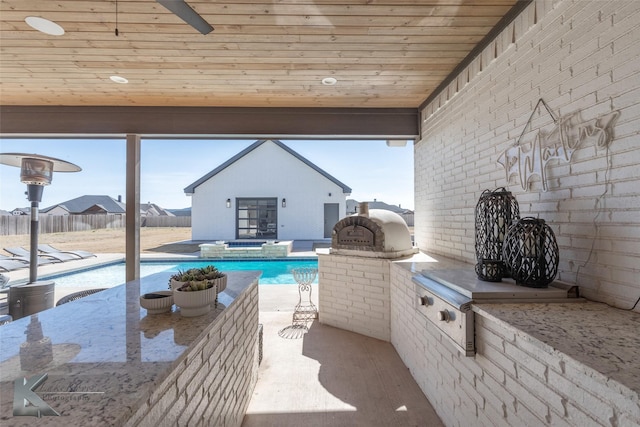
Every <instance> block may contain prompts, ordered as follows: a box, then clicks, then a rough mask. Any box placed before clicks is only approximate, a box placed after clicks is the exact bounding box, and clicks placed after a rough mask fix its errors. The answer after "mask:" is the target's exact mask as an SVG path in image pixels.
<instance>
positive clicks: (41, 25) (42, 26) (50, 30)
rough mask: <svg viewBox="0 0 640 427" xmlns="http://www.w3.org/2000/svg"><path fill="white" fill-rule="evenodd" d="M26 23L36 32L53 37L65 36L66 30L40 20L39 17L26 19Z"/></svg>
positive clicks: (46, 20)
mask: <svg viewBox="0 0 640 427" xmlns="http://www.w3.org/2000/svg"><path fill="white" fill-rule="evenodd" d="M24 22H26V23H27V25H29V26H30V27H31V28H33V29H34V30H38V31H40V32H42V33H45V34H49V35H51V36H61V35H63V34H64V28H62V27H61V26H60V25H58V24H56V23H55V22H53V21H49V20H48V19H44V18H40V17H38V16H27V17H26V18H24Z"/></svg>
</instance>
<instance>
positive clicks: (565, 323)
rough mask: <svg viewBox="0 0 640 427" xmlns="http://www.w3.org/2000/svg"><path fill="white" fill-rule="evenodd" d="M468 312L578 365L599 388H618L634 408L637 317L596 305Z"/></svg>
mask: <svg viewBox="0 0 640 427" xmlns="http://www.w3.org/2000/svg"><path fill="white" fill-rule="evenodd" d="M474 311H475V312H477V313H478V314H480V315H481V316H483V317H487V318H490V319H492V320H494V321H496V322H497V323H502V324H503V325H505V326H507V327H508V326H510V327H512V328H515V329H517V330H518V331H522V332H524V334H526V335H522V336H527V335H528V336H529V337H531V338H533V339H530V342H532V343H534V342H536V341H537V343H536V344H537V345H538V346H540V347H541V349H542V350H544V351H546V352H547V353H557V354H561V355H562V357H564V358H570V359H573V360H575V361H576V362H578V363H580V364H584V365H585V366H586V367H588V368H591V369H592V370H593V371H591V372H590V375H591V376H592V377H593V378H594V379H595V380H597V381H599V382H601V383H602V384H605V383H608V384H609V385H610V386H612V384H613V383H612V380H613V381H615V382H617V383H619V384H620V386H621V388H620V391H621V392H622V394H625V395H634V399H633V400H635V402H636V404H637V405H640V399H639V398H638V396H640V356H639V354H640V353H639V352H640V346H639V345H638V344H639V342H640V341H639V338H638V333H640V314H638V313H634V312H631V311H625V310H621V309H618V308H612V307H609V306H608V305H606V304H602V303H596V302H585V303H579V304H575V303H566V304H565V303H549V304H541V303H535V304H534V303H528V304H477V305H475V306H474ZM514 339H515V336H514ZM624 388H628V389H629V390H627V391H626V392H625V390H624ZM639 410H640V408H639Z"/></svg>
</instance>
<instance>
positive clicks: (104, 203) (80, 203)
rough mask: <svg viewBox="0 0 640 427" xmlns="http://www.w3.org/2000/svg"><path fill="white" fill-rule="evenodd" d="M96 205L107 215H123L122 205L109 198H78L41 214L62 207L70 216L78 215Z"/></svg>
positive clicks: (123, 207)
mask: <svg viewBox="0 0 640 427" xmlns="http://www.w3.org/2000/svg"><path fill="white" fill-rule="evenodd" d="M96 205H97V206H100V208H102V209H104V211H105V212H108V213H118V214H120V213H125V205H124V203H122V202H118V201H117V200H115V199H114V198H113V197H110V196H80V197H77V198H75V199H71V200H67V201H66V202H62V203H58V204H57V205H53V206H50V207H48V208H46V209H42V212H45V213H46V212H47V211H49V210H50V209H53V208H54V207H56V206H62V207H64V209H66V210H68V211H69V212H70V213H72V214H80V213H83V212H85V211H86V210H87V209H90V208H92V207H94V206H96Z"/></svg>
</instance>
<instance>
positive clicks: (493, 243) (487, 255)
mask: <svg viewBox="0 0 640 427" xmlns="http://www.w3.org/2000/svg"><path fill="white" fill-rule="evenodd" d="M475 216H476V259H477V261H478V263H477V264H476V274H477V275H478V278H479V279H481V280H485V281H488V282H499V281H501V280H502V278H503V277H510V275H509V271H508V269H507V268H506V266H505V263H504V262H503V259H502V244H503V241H504V237H505V236H506V234H507V230H508V229H509V227H510V226H511V224H512V223H514V222H515V221H516V220H517V219H518V218H520V208H519V206H518V201H517V200H516V199H515V197H513V195H512V194H511V192H509V191H507V190H505V188H504V187H502V188H498V189H496V190H494V191H491V190H484V191H483V192H482V194H481V195H480V199H479V200H478V204H477V205H476V211H475Z"/></svg>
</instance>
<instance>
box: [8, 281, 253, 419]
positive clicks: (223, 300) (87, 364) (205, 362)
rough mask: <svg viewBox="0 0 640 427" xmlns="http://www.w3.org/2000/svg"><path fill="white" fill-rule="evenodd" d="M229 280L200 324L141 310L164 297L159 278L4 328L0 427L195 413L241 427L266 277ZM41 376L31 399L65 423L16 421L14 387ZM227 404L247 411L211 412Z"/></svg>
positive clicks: (175, 314)
mask: <svg viewBox="0 0 640 427" xmlns="http://www.w3.org/2000/svg"><path fill="white" fill-rule="evenodd" d="M227 274H228V284H227V288H226V290H225V291H224V292H223V293H221V294H219V303H218V306H217V308H216V309H214V310H212V311H211V312H210V313H208V314H206V315H203V316H199V317H193V318H185V317H182V316H181V315H180V313H179V309H177V307H176V306H173V309H172V310H173V311H172V312H171V313H164V314H156V315H148V314H147V310H146V309H143V308H141V307H140V304H139V296H140V294H144V293H147V292H152V291H157V290H166V289H167V282H168V277H169V273H158V274H154V275H151V276H148V277H145V278H142V279H141V280H140V281H132V282H129V283H127V284H126V285H120V286H117V287H114V288H111V289H107V290H105V291H102V292H99V293H96V294H93V295H90V296H88V297H85V298H83V299H81V300H77V301H75V302H72V303H68V304H64V305H61V306H59V307H55V308H53V309H50V310H45V311H43V312H41V313H38V314H37V315H33V316H27V317H25V318H22V319H19V320H16V321H14V322H12V323H9V324H6V325H4V326H0V343H1V348H0V424H2V425H3V426H5V425H11V426H23V425H24V426H35V425H37V426H44V425H47V426H49V425H52V426H58V425H65V426H72V425H73V426H80V425H83V426H89V425H101V426H102V425H153V424H155V425H158V424H159V423H161V421H164V422H170V421H169V420H172V419H175V424H178V423H180V424H187V423H188V422H189V419H190V417H191V416H192V414H195V413H197V414H203V415H204V414H207V416H209V417H211V418H210V419H211V420H216V417H218V420H219V421H220V424H223V423H224V424H226V425H239V424H240V423H241V421H242V415H243V414H244V408H243V407H242V406H243V405H245V404H248V399H249V397H250V395H251V392H252V389H253V386H254V385H255V377H256V371H257V326H258V325H257V319H258V313H257V312H258V309H257V305H258V300H257V298H258V297H257V294H258V293H257V284H258V278H259V276H260V272H257V271H253V272H252V271H249V272H227ZM39 328H41V331H42V335H44V338H42V337H41V336H40V339H38V338H39V337H38V336H37V335H38V334H37V331H38V329H39ZM27 331H30V333H29V335H31V338H30V341H31V342H27V340H28V338H27V335H26V334H27ZM34 332H36V334H34ZM49 344H50V345H49ZM234 352H235V353H238V354H235V353H234ZM230 355H231V357H229V356H230ZM242 359H246V361H243V360H242ZM254 359H255V360H254ZM240 365H242V366H240ZM235 370H237V372H234V371H235ZM44 373H46V374H47V375H48V377H47V378H46V380H45V381H44V382H43V383H42V384H41V385H40V386H39V387H37V388H36V389H35V392H36V394H37V395H38V396H39V397H41V398H42V399H43V400H44V402H45V403H46V404H48V405H49V406H50V407H51V408H53V409H54V410H55V411H57V412H58V413H59V414H60V416H43V417H42V418H36V417H34V416H14V415H13V407H14V402H13V398H14V381H15V380H16V379H21V378H33V377H34V376H39V375H41V374H44ZM227 374H228V375H227ZM242 375H245V376H246V378H238V377H239V376H242ZM222 381H224V385H223V386H217V385H215V383H217V382H222ZM242 387H244V388H245V389H248V395H247V396H246V397H245V396H244V395H243V394H244V393H241V392H239V391H238V390H236V389H237V388H242ZM244 391H246V390H244ZM230 396H231V397H230ZM226 399H230V400H231V399H238V400H241V402H239V403H238V402H235V401H234V402H228V403H227V404H225V405H224V408H222V405H221V408H219V409H218V408H215V409H207V407H209V406H211V407H213V406H215V405H216V403H215V402H214V403H213V404H211V403H210V402H211V401H214V400H216V401H221V402H222V401H224V400H226ZM245 401H246V402H245ZM194 404H197V407H194V406H195V405H194ZM207 411H208V413H207ZM233 411H236V413H233ZM219 412H224V413H222V414H221V413H219ZM201 416H202V415H198V417H201ZM238 418H239V420H238Z"/></svg>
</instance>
